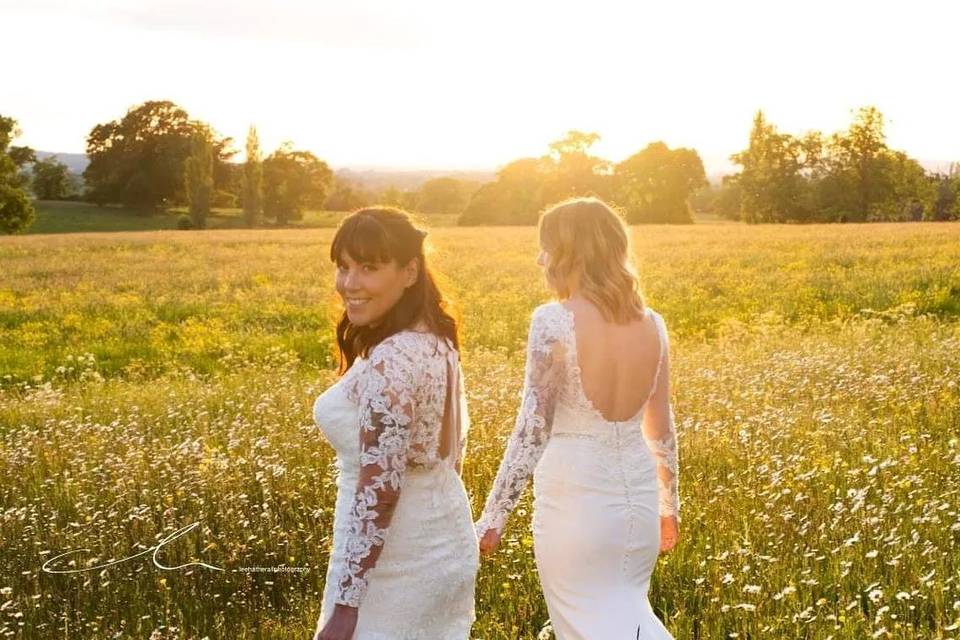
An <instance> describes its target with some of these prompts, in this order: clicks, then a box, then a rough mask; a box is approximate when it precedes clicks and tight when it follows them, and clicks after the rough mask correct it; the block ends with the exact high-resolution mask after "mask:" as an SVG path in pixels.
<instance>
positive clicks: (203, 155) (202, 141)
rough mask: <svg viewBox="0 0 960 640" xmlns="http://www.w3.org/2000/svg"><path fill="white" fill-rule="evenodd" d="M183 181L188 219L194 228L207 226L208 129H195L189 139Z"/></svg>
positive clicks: (210, 182)
mask: <svg viewBox="0 0 960 640" xmlns="http://www.w3.org/2000/svg"><path fill="white" fill-rule="evenodd" d="M183 181H184V185H185V187H186V192H187V204H188V206H189V209H190V219H191V221H192V222H193V226H194V228H196V229H203V228H204V227H206V226H207V216H208V215H210V204H211V201H212V199H213V141H212V140H211V134H210V132H209V131H200V130H198V131H196V132H195V133H194V134H193V138H192V139H191V141H190V156H189V157H188V158H187V159H186V161H185V162H184V168H183Z"/></svg>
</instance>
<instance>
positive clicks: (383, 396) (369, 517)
mask: <svg viewBox="0 0 960 640" xmlns="http://www.w3.org/2000/svg"><path fill="white" fill-rule="evenodd" d="M363 375H364V376H365V379H364V380H363V381H362V383H361V385H360V394H359V395H360V474H359V477H358V479H357V489H356V494H355V495H354V499H353V507H352V509H351V510H350V515H349V518H348V531H349V533H348V534H347V541H346V550H347V551H346V557H345V566H343V567H341V572H340V584H339V589H338V592H337V597H336V603H337V604H345V605H348V606H351V607H359V606H360V602H361V600H363V597H364V595H365V594H366V590H367V580H366V577H365V576H366V574H367V572H368V571H369V570H370V569H372V568H373V567H374V566H375V565H376V563H377V558H378V557H379V556H380V552H381V551H382V550H383V545H384V542H385V540H386V536H387V528H388V527H389V526H390V519H391V518H392V516H393V511H394V508H395V506H396V504H397V500H398V499H399V497H400V487H401V485H402V483H403V477H404V471H405V469H406V466H407V452H408V450H409V445H410V430H411V428H412V425H413V421H414V395H415V392H416V381H417V380H418V379H419V377H420V376H419V367H418V365H417V362H416V360H415V358H414V357H413V355H412V354H410V353H406V352H404V350H403V349H402V348H400V347H399V346H398V345H397V344H396V342H395V340H394V339H391V338H388V339H387V340H385V341H384V342H382V343H380V345H378V346H377V347H375V348H374V349H373V351H372V352H371V354H370V361H369V364H368V367H367V370H366V371H365V372H364V374H363Z"/></svg>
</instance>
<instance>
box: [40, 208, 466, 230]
mask: <svg viewBox="0 0 960 640" xmlns="http://www.w3.org/2000/svg"><path fill="white" fill-rule="evenodd" d="M34 206H35V208H36V210H37V218H36V220H35V221H34V223H33V225H32V226H31V227H30V228H29V229H28V230H27V233H28V234H47V233H82V232H100V231H161V230H166V229H176V228H177V219H178V218H179V217H180V216H181V215H182V214H185V213H186V209H185V208H184V207H175V208H173V209H170V210H169V211H163V212H155V211H140V210H137V209H130V208H127V207H120V206H104V207H98V206H96V205H93V204H89V203H86V202H68V201H55V200H38V201H35V202H34ZM343 216H344V212H342V211H319V210H308V211H305V212H304V214H303V219H302V220H295V221H292V222H291V223H290V224H289V225H288V228H294V229H311V228H320V229H323V228H331V227H336V226H337V224H339V222H340V219H341V218H343ZM426 219H427V220H428V221H429V222H430V223H431V224H432V225H435V226H438V225H439V226H442V225H453V224H455V223H456V216H455V215H437V216H427V217H426ZM207 228H208V229H244V228H246V225H245V224H244V221H243V217H242V212H241V210H240V209H214V210H213V212H212V213H211V215H210V216H209V217H208V218H207ZM265 228H272V227H271V225H269V224H268V225H265Z"/></svg>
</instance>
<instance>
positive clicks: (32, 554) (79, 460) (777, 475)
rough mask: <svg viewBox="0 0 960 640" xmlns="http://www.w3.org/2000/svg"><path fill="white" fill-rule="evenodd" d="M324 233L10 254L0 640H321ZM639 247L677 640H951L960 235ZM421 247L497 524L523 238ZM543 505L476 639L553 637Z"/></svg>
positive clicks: (519, 233)
mask: <svg viewBox="0 0 960 640" xmlns="http://www.w3.org/2000/svg"><path fill="white" fill-rule="evenodd" d="M332 233H333V231H332V230H331V229H309V230H302V229H301V230H279V231H245V230H221V231H204V232H193V231H190V232H176V231H159V232H139V233H134V232H130V233H127V232H121V233H101V234H71V235H49V236H42V235H37V236H25V237H13V238H2V239H0V477H2V478H3V480H2V484H0V638H7V637H10V638H62V639H71V638H138V639H139V638H152V639H156V640H159V639H166V638H204V637H206V638H210V639H214V638H228V639H246V638H276V639H288V638H290V639H293V638H298V639H302V640H308V639H309V638H311V636H312V632H313V629H314V624H315V621H316V617H317V615H318V613H319V608H320V595H321V593H322V589H323V578H324V574H325V571H326V557H327V553H328V549H329V545H330V538H329V534H330V532H331V529H332V517H333V507H334V496H335V492H336V487H335V485H334V477H333V453H332V450H331V449H330V448H329V447H328V446H327V445H326V444H325V443H324V442H323V440H322V438H321V437H320V434H319V432H318V430H317V429H316V427H315V426H314V424H313V422H312V416H311V407H312V403H313V400H314V398H315V397H316V396H317V394H319V393H320V392H321V391H322V390H323V389H324V388H325V387H326V386H327V385H328V384H330V382H331V381H332V380H333V379H334V377H335V372H334V366H335V352H334V338H333V330H332V327H333V324H334V322H335V319H336V316H337V313H338V311H339V306H338V302H337V299H336V298H335V296H334V292H333V286H332V284H333V268H332V265H331V264H330V262H329V260H328V257H327V252H328V249H329V241H330V239H331V237H332ZM633 234H634V240H635V251H636V253H637V261H638V265H639V268H640V272H641V278H642V283H643V290H644V294H645V298H646V300H647V303H648V304H649V305H650V306H652V307H653V308H654V309H657V310H658V311H659V312H660V313H662V314H663V316H664V318H665V319H666V322H667V327H668V331H669V332H670V336H671V357H672V378H671V385H672V396H673V402H674V409H675V412H676V416H677V421H678V430H679V439H680V496H681V504H682V507H681V517H682V522H681V539H680V542H679V544H678V546H677V548H676V549H675V550H674V552H672V553H670V554H668V555H665V556H662V557H661V560H660V564H659V565H658V568H657V570H656V572H655V574H654V583H653V585H652V589H651V594H650V600H651V603H652V604H653V606H654V609H655V610H656V612H657V614H658V615H659V616H660V617H661V618H662V619H663V620H664V622H665V623H666V625H667V627H668V628H669V629H670V630H671V631H672V632H673V634H674V636H675V637H676V638H678V640H680V639H686V638H702V639H721V638H740V639H747V638H750V639H757V640H759V639H767V638H771V639H811V640H829V639H834V640H860V639H863V638H895V639H934V638H936V639H947V638H954V639H956V638H960V387H958V385H960V324H958V319H960V223H939V224H938V223H911V224H895V223H882V224H847V225H829V226H828V225H810V226H784V225H770V226H746V225H739V224H700V225H692V226H686V227H668V226H649V227H636V228H634V229H633ZM429 238H430V240H431V242H432V244H433V252H432V254H431V255H430V258H431V260H432V264H433V267H434V268H435V269H436V270H437V271H439V272H440V273H441V274H442V278H441V283H442V286H443V288H444V291H445V292H446V293H447V295H448V296H449V297H450V298H451V301H452V303H453V307H454V311H455V313H456V315H458V317H459V318H460V320H461V327H462V337H463V343H464V348H463V359H464V366H465V372H466V377H467V380H466V382H467V385H468V394H469V408H470V411H471V415H472V419H473V430H472V431H471V434H470V442H469V448H468V457H467V460H466V464H465V469H464V478H465V482H466V484H467V488H468V490H469V491H470V493H471V495H472V498H473V501H474V512H475V514H479V510H480V506H481V504H482V501H483V499H484V497H485V494H486V491H487V489H488V488H489V486H490V484H491V483H492V480H493V475H494V474H495V472H496V469H497V465H498V464H499V459H500V455H501V454H502V452H503V447H504V440H505V438H506V436H507V434H508V433H509V431H510V429H511V428H512V425H513V419H514V414H515V411H516V408H517V404H518V392H519V387H520V383H521V374H522V368H523V347H524V343H525V340H526V329H527V323H528V321H529V317H530V312H531V311H532V309H533V308H534V307H535V306H536V305H537V304H539V303H541V302H543V301H545V300H547V299H548V292H547V290H546V289H545V287H544V285H543V283H542V280H541V276H540V274H539V271H538V269H537V267H536V266H535V264H534V258H535V254H536V244H537V243H536V236H535V230H534V229H532V228H494V229H461V228H446V227H444V228H436V229H434V230H433V232H432V233H431V234H430V236H429ZM530 503H531V497H530V493H529V491H528V492H527V495H526V497H525V499H524V501H523V502H522V503H521V506H520V508H519V509H518V510H517V512H516V513H515V515H514V517H513V519H512V520H511V523H510V526H509V528H508V531H507V534H506V536H505V540H504V544H503V545H502V547H501V550H500V552H499V553H498V554H497V555H496V556H494V557H493V558H491V559H490V560H488V561H486V562H485V563H484V565H483V567H482V569H481V574H480V576H479V579H478V583H477V621H476V624H475V625H474V632H473V637H474V638H478V639H485V640H494V639H504V640H506V639H511V640H512V639H515V638H529V639H534V638H549V637H551V634H550V631H549V626H548V624H547V623H548V620H547V611H546V607H545V605H544V602H543V599H542V596H541V593H540V589H539V585H538V581H537V575H536V570H535V566H534V561H533V550H532V538H531V533H530ZM387 544H389V539H388V541H387ZM158 545H159V546H158ZM76 549H85V550H86V551H83V552H80V553H74V554H70V555H67V556H65V557H62V558H59V559H57V560H56V561H53V562H51V560H53V559H54V558H55V557H56V556H58V555H60V554H63V553H66V552H68V551H70V550H76ZM137 554H142V555H137ZM130 556H136V557H134V558H130ZM154 558H155V559H156V562H157V563H159V565H161V566H163V567H177V566H178V565H186V566H182V567H180V568H169V569H167V568H161V567H159V566H157V564H155V562H154ZM45 563H46V565H45ZM110 563H114V564H112V565H111V566H106V567H102V568H96V567H100V566H101V565H107V564H110ZM201 563H202V564H201ZM56 571H72V572H70V573H57V572H56Z"/></svg>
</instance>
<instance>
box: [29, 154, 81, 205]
mask: <svg viewBox="0 0 960 640" xmlns="http://www.w3.org/2000/svg"><path fill="white" fill-rule="evenodd" d="M30 187H31V188H32V189H33V193H34V195H35V196H36V197H37V199H38V200H61V199H63V198H65V197H67V196H68V195H69V194H70V192H71V190H72V188H73V185H72V181H71V179H70V169H69V168H68V167H67V165H65V164H63V163H62V162H60V161H59V160H57V156H50V157H49V158H45V159H43V160H37V161H36V162H34V163H33V178H32V181H31V184H30Z"/></svg>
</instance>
